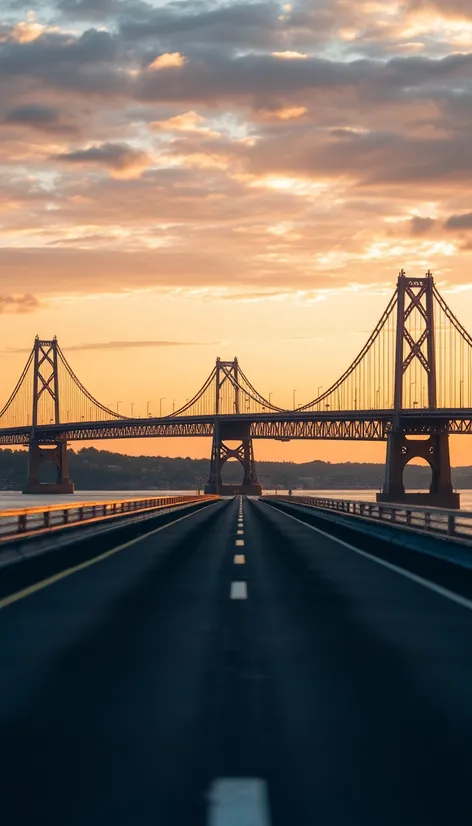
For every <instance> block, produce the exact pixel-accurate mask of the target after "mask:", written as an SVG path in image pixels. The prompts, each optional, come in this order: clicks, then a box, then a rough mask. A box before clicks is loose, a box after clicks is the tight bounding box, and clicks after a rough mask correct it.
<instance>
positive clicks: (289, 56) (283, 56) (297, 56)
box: [272, 51, 308, 60]
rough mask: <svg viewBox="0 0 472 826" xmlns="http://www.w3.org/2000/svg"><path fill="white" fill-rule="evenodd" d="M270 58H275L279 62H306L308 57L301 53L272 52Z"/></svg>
mask: <svg viewBox="0 0 472 826" xmlns="http://www.w3.org/2000/svg"><path fill="white" fill-rule="evenodd" d="M272 57H277V58H279V60H306V59H307V57H308V55H306V54H303V53H302V52H290V51H287V52H272Z"/></svg>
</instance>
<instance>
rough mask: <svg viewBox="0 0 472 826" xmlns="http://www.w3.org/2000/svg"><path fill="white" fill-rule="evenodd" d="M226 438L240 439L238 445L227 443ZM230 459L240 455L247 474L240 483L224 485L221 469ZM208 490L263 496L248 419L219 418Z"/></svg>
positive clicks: (213, 445)
mask: <svg viewBox="0 0 472 826" xmlns="http://www.w3.org/2000/svg"><path fill="white" fill-rule="evenodd" d="M226 441H238V442H239V443H240V444H239V445H238V446H237V447H235V448H230V447H228V445H227V444H225V442H226ZM228 459H237V460H238V462H240V464H241V465H242V467H243V470H244V478H243V481H242V483H241V484H240V485H224V484H223V482H222V479H221V471H222V468H223V465H224V464H225V462H227V461H228ZM205 493H213V494H219V495H221V496H233V495H234V494H237V493H242V494H245V495H246V496H260V494H261V493H262V486H261V485H260V484H259V483H258V481H257V475H256V463H255V461H254V450H253V445H252V438H251V436H250V424H249V422H235V423H231V422H217V424H216V425H215V431H214V434H213V444H212V451H211V467H210V476H209V479H208V482H207V483H206V485H205Z"/></svg>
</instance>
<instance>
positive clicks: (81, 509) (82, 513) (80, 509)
mask: <svg viewBox="0 0 472 826" xmlns="http://www.w3.org/2000/svg"><path fill="white" fill-rule="evenodd" d="M83 518H84V509H83V508H79V519H83Z"/></svg>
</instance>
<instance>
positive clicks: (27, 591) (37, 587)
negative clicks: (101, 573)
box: [0, 510, 199, 610]
mask: <svg viewBox="0 0 472 826" xmlns="http://www.w3.org/2000/svg"><path fill="white" fill-rule="evenodd" d="M196 513H199V510H198V511H193V512H192V513H186V514H185V516H180V517H179V518H178V519H174V521H173V522H168V523H167V525H161V527H160V528H154V530H153V531H149V533H146V534H142V535H141V536H137V537H136V539H130V540H129V542H124V543H123V545H118V547H117V548H112V549H111V550H110V551H105V553H104V554H100V556H96V557H94V558H93V559H88V560H87V561H86V562H81V563H80V564H79V565H74V567H73V568H67V569H66V570H65V571H60V572H59V573H58V574H54V576H50V577H48V579H43V580H41V582H36V583H35V584H34V585H29V586H28V587H27V588H23V589H22V590H21V591H16V593H14V594H10V595H9V596H8V597H4V598H3V599H1V600H0V610H1V609H2V608H7V607H8V605H13V603H14V602H18V601H19V600H20V599H24V598H25V597H29V596H31V594H35V593H36V591H41V590H42V589H43V588H47V587H48V586H49V585H53V584H54V583H55V582H59V581H60V580H61V579H65V578H66V577H68V576H71V575H72V574H75V573H77V572H78V571H83V570H84V569H85V568H90V566H91V565H95V564H96V563H97V562H101V561H102V560H103V559H107V558H108V557H109V556H113V554H117V553H118V551H123V550H124V549H125V548H129V547H130V545H134V543H135V542H140V540H141V539H147V538H148V537H149V536H154V534H156V533H159V532H160V531H165V529H166V528H170V527H172V525H176V524H177V522H182V521H183V520H184V519H188V518H189V517H190V516H195V514H196Z"/></svg>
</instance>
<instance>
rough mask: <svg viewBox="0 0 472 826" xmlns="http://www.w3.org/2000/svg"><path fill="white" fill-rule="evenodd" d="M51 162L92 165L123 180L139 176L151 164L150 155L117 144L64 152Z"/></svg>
mask: <svg viewBox="0 0 472 826" xmlns="http://www.w3.org/2000/svg"><path fill="white" fill-rule="evenodd" d="M51 160H57V161H63V162H65V163H69V164H78V165H82V164H83V165H89V164H92V165H94V166H99V167H104V168H105V169H110V170H111V171H112V174H113V175H114V176H115V177H123V178H128V177H135V176H139V175H140V174H141V173H142V172H143V170H144V169H146V167H147V166H148V165H149V163H150V162H151V158H150V155H148V154H147V153H146V152H143V151H142V150H140V149H134V148H133V147H131V146H127V145H126V144H117V143H103V144H97V145H95V146H89V147H87V149H78V150H76V151H75V152H64V153H61V154H59V155H55V156H53V157H52V158H51Z"/></svg>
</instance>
